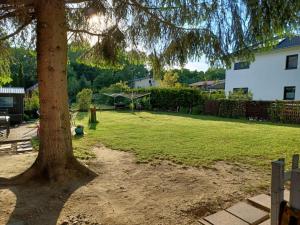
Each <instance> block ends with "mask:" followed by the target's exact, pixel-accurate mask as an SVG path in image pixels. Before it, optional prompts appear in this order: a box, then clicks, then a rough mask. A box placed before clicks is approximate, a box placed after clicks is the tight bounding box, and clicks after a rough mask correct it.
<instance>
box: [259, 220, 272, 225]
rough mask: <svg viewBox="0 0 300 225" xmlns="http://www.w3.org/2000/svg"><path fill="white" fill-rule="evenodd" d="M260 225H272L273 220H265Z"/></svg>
mask: <svg viewBox="0 0 300 225" xmlns="http://www.w3.org/2000/svg"><path fill="white" fill-rule="evenodd" d="M259 225H271V220H270V219H269V220H266V221H265V222H263V223H260V224H259Z"/></svg>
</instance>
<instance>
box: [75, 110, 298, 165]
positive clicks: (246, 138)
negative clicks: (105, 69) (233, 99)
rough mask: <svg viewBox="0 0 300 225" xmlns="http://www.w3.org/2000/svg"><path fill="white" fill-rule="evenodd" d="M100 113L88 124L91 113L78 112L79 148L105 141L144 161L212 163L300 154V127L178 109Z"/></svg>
mask: <svg viewBox="0 0 300 225" xmlns="http://www.w3.org/2000/svg"><path fill="white" fill-rule="evenodd" d="M97 117H98V118H97V119H98V120H99V123H98V124H96V125H92V126H90V127H89V125H88V115H87V113H79V114H78V115H77V119H76V123H77V125H78V124H82V125H84V126H85V132H86V134H85V136H84V137H82V138H80V139H76V140H74V142H73V143H74V147H75V150H76V149H77V150H78V149H80V151H87V152H89V151H90V149H91V148H92V147H93V146H95V145H96V144H97V143H102V144H104V145H105V146H107V147H109V148H112V149H120V150H124V151H131V152H134V153H135V154H136V155H137V158H138V160H139V161H149V160H153V159H157V158H160V159H169V160H172V161H176V162H178V163H184V164H187V165H208V164H210V163H213V162H215V161H219V160H226V161H230V162H243V163H247V164H251V165H257V166H269V164H270V161H271V160H274V159H277V158H279V157H285V158H288V159H290V157H291V155H292V154H293V153H299V152H300V139H299V137H300V127H299V126H293V125H281V124H272V123H260V122H250V121H246V120H234V119H223V118H217V117H210V116H190V115H186V114H175V113H151V112H136V113H134V114H133V113H131V112H115V111H104V112H98V113H97Z"/></svg>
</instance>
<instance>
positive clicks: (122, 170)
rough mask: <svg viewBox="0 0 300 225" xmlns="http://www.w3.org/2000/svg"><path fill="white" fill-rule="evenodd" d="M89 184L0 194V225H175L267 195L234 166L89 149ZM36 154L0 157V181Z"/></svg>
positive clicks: (255, 177)
mask: <svg viewBox="0 0 300 225" xmlns="http://www.w3.org/2000/svg"><path fill="white" fill-rule="evenodd" d="M94 152H95V153H96V156H97V157H96V159H93V160H90V161H88V162H86V163H87V165H88V166H89V167H90V168H91V169H92V170H93V171H95V172H96V173H97V174H99V176H98V177H96V178H95V179H93V180H91V181H77V182H72V183H69V184H68V185H62V186H58V185H55V184H53V185H42V184H40V185H37V184H26V185H23V186H17V187H10V188H2V189H0V224H1V225H2V224H6V223H8V222H15V221H24V222H26V223H25V224H29V225H31V224H33V225H55V224H64V225H67V224H95V225H96V224H98V225H99V224H101V225H141V224H147V225H159V224H161V225H163V224H164V225H167V224H168V225H175V224H182V225H185V224H186V225H187V224H192V225H193V224H198V223H197V220H198V219H199V218H201V217H202V216H204V215H207V214H210V213H213V212H215V211H217V210H219V209H221V208H225V207H228V206H229V205H231V204H233V203H234V202H237V201H239V200H242V199H245V198H246V197H248V196H251V195H253V194H254V193H261V192H266V188H265V184H266V183H267V182H268V181H269V179H268V178H269V176H268V174H263V173H262V172H259V171H257V170H254V169H253V168H249V167H247V166H245V165H240V164H228V163H225V162H217V163H216V164H215V165H214V166H212V167H210V168H195V167H187V166H183V165H176V164H173V163H171V162H168V161H155V162H151V163H147V164H138V163H136V159H135V157H134V155H133V154H131V153H127V152H120V151H113V150H110V149H107V148H105V147H103V146H99V147H95V149H94ZM35 157H36V154H35V153H32V154H24V155H9V156H8V155H7V156H0V177H9V176H13V175H16V174H18V173H20V172H22V171H24V170H25V168H27V167H29V166H30V164H31V163H32V162H33V161H34V159H35Z"/></svg>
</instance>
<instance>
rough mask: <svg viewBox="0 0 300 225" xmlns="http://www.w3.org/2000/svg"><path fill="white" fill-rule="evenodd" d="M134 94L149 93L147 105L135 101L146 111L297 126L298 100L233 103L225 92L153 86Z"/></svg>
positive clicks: (242, 101) (145, 100) (299, 104)
mask: <svg viewBox="0 0 300 225" xmlns="http://www.w3.org/2000/svg"><path fill="white" fill-rule="evenodd" d="M134 92H136V93H150V94H151V95H150V104H149V97H145V99H140V100H138V101H137V102H138V104H139V105H141V106H142V107H143V108H144V109H148V110H155V111H158V110H159V111H174V112H181V113H191V114H205V115H212V116H220V117H227V118H244V119H254V120H271V121H274V122H284V123H299V124H300V101H250V100H233V99H225V95H224V92H216V93H214V92H212V93H208V92H205V91H201V90H199V89H192V88H156V87H153V88H146V89H135V90H134Z"/></svg>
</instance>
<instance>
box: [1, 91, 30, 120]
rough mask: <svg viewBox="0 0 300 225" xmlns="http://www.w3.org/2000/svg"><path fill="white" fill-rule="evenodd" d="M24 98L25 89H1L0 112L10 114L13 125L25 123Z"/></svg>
mask: <svg viewBox="0 0 300 225" xmlns="http://www.w3.org/2000/svg"><path fill="white" fill-rule="evenodd" d="M24 96H25V90H24V88H20V87H0V111H2V112H3V111H5V112H7V113H8V115H9V116H10V122H11V123H14V124H16V123H21V122H22V121H23V114H24Z"/></svg>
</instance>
